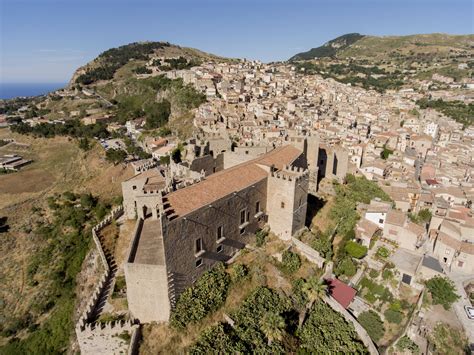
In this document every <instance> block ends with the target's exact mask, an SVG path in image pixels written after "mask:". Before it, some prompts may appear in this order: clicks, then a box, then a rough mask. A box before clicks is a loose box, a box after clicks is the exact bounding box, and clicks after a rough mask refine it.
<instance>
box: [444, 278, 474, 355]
mask: <svg viewBox="0 0 474 355" xmlns="http://www.w3.org/2000/svg"><path fill="white" fill-rule="evenodd" d="M448 277H449V278H450V279H451V280H453V282H454V284H455V285H456V290H457V294H458V295H460V296H461V298H459V299H458V300H457V301H456V302H455V303H454V305H453V309H454V311H455V312H456V315H457V317H458V319H459V321H460V322H461V323H462V326H463V328H464V331H465V332H466V335H467V337H468V338H469V343H470V344H471V349H472V348H473V347H474V320H473V319H469V318H467V315H466V311H465V310H464V306H470V305H471V302H470V301H469V298H468V297H467V294H466V291H465V290H464V286H463V285H464V284H467V283H468V282H469V281H471V282H474V277H473V276H472V275H462V274H457V273H453V272H449V273H448Z"/></svg>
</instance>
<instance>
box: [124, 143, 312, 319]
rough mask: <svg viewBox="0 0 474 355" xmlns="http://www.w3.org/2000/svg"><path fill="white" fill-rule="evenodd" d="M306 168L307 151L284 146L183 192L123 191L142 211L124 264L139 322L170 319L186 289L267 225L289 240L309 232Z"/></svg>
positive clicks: (130, 299)
mask: <svg viewBox="0 0 474 355" xmlns="http://www.w3.org/2000/svg"><path fill="white" fill-rule="evenodd" d="M306 166H307V163H306V157H305V156H304V155H303V152H302V151H300V150H298V149H296V148H294V147H292V146H284V147H281V148H277V149H275V150H273V151H272V152H269V153H267V154H263V155H261V156H259V157H258V158H256V159H254V160H251V161H248V162H245V163H242V164H240V165H237V166H234V167H232V168H230V169H227V170H223V171H221V172H219V173H216V174H212V175H210V176H209V177H204V178H203V179H202V180H201V181H200V182H197V183H195V184H192V185H188V186H187V187H186V186H185V187H182V188H179V189H178V190H173V189H172V188H170V187H169V186H167V187H164V188H163V189H162V190H159V191H151V190H150V189H148V191H147V183H143V185H140V186H142V191H141V192H135V193H133V194H131V193H130V191H124V204H126V202H125V200H127V205H129V206H133V208H134V209H135V208H136V210H137V212H138V221H137V228H136V231H135V234H134V237H133V238H132V242H131V245H130V248H129V255H128V260H127V263H126V266H125V276H126V281H127V298H128V304H129V309H130V311H131V313H132V315H133V316H134V317H135V318H137V319H139V320H140V322H151V321H167V320H168V318H169V315H170V311H171V309H172V307H173V306H174V303H175V301H176V299H177V297H178V296H179V295H180V293H181V292H183V290H184V289H185V288H187V287H189V286H190V285H192V284H193V283H194V282H195V281H196V280H197V279H198V278H199V277H200V276H201V275H202V273H203V272H205V271H207V270H209V269H210V268H212V266H213V265H214V264H215V263H217V262H219V261H223V262H225V261H228V260H229V259H230V258H231V257H232V256H233V255H234V254H235V253H236V252H237V251H238V250H240V249H242V248H243V247H244V246H245V245H246V244H247V243H249V242H250V241H251V240H252V239H253V238H254V234H255V232H256V231H257V230H258V229H260V228H263V227H264V225H265V224H268V225H269V227H270V229H271V230H272V231H273V232H274V233H275V234H276V235H278V236H279V237H281V238H282V239H284V240H289V241H290V240H291V237H292V235H294V234H295V233H296V232H297V231H299V230H301V229H302V228H304V223H305V217H306V208H307V194H308V184H309V171H308V169H306ZM136 181H142V182H143V179H141V178H139V177H138V176H137V177H136ZM165 185H166V184H165ZM133 186H134V185H131V184H130V183H124V184H123V188H124V189H125V188H130V187H133ZM135 186H137V185H135ZM137 189H138V187H137ZM134 191H135V190H134ZM125 195H127V199H125ZM130 196H134V198H135V201H133V203H132V202H129V201H128V200H129V198H130ZM135 206H136V207H135ZM128 215H130V214H127V216H128Z"/></svg>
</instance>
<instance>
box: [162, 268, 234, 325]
mask: <svg viewBox="0 0 474 355" xmlns="http://www.w3.org/2000/svg"><path fill="white" fill-rule="evenodd" d="M229 284H230V277H229V275H228V274H227V273H226V271H225V267H224V265H223V264H222V263H220V264H217V265H216V266H215V267H214V268H213V269H212V270H209V271H207V272H205V273H204V274H203V275H202V276H201V277H200V279H199V280H198V281H197V282H196V283H195V284H194V286H192V287H189V288H187V289H186V290H185V291H184V292H183V293H182V294H181V295H180V296H179V298H178V301H177V302H176V307H175V309H174V311H173V313H172V314H171V320H170V324H171V325H172V326H173V327H175V328H184V327H185V326H186V325H187V324H189V323H193V322H197V321H200V320H201V319H203V318H204V317H205V316H207V315H208V314H209V313H210V312H212V311H215V310H216V309H217V308H219V307H220V306H221V305H222V304H223V303H224V301H225V299H226V297H227V291H228V289H229Z"/></svg>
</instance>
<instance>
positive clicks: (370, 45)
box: [289, 33, 474, 61]
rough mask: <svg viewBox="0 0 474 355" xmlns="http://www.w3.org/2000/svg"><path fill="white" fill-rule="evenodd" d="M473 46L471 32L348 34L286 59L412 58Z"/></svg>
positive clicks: (455, 51)
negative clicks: (383, 34) (384, 34)
mask: <svg viewBox="0 0 474 355" xmlns="http://www.w3.org/2000/svg"><path fill="white" fill-rule="evenodd" d="M473 46H474V35H449V34H441V33H433V34H415V35H410V36H382V37H379V36H368V35H361V34H359V33H350V34H346V35H343V36H340V37H337V38H335V39H333V40H331V41H329V42H326V43H325V44H323V45H322V46H320V47H316V48H312V49H310V50H309V51H307V52H302V53H298V54H296V55H294V56H293V57H291V58H290V59H289V60H290V61H297V60H309V59H317V58H323V57H337V58H340V59H343V58H350V57H355V58H358V59H361V58H369V59H385V58H387V57H388V58H392V57H397V56H403V57H413V56H417V55H430V54H431V55H435V56H440V57H446V56H449V55H450V54H451V53H457V54H459V53H462V52H465V53H466V54H467V53H468V52H469V51H470V50H472V48H473Z"/></svg>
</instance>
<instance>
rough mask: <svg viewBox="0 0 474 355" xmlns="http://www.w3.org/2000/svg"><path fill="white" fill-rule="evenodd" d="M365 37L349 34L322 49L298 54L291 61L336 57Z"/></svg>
mask: <svg viewBox="0 0 474 355" xmlns="http://www.w3.org/2000/svg"><path fill="white" fill-rule="evenodd" d="M364 37H365V36H364V35H361V34H360V33H348V34H345V35H343V36H340V37H337V38H335V39H333V40H331V41H329V42H326V43H324V44H323V45H322V46H320V47H316V48H311V49H310V50H309V51H307V52H302V53H298V54H296V55H294V56H293V57H291V58H290V61H294V60H308V59H315V58H323V57H334V56H335V55H336V54H337V53H338V52H340V51H342V50H344V49H346V48H347V47H349V46H350V45H352V44H354V43H356V42H357V41H359V40H361V39H362V38H364Z"/></svg>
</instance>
